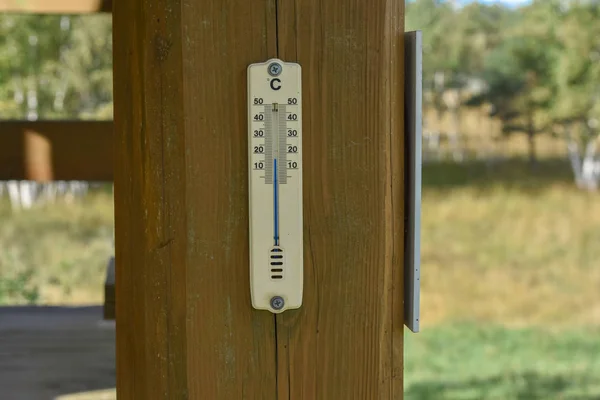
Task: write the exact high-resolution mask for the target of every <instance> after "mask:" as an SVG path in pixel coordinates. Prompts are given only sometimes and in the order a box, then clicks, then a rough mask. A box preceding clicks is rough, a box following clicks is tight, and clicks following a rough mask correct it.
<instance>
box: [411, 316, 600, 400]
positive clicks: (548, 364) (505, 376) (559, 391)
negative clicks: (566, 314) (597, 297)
mask: <svg viewBox="0 0 600 400" xmlns="http://www.w3.org/2000/svg"><path fill="white" fill-rule="evenodd" d="M405 346H406V356H405V365H404V370H405V393H406V400H446V399H447V400H459V399H460V400H476V399H498V400H512V399H523V400H551V399H570V400H576V399H577V400H584V399H585V400H592V399H600V330H599V329H595V330H594V329H580V330H574V331H570V330H569V331H564V332H560V333H550V332H548V331H546V330H544V329H541V328H523V329H507V328H504V327H500V326H481V325H477V324H459V325H449V326H443V327H442V326H440V327H436V328H432V329H428V330H425V331H424V332H423V333H420V334H418V335H412V334H407V335H406V342H405Z"/></svg>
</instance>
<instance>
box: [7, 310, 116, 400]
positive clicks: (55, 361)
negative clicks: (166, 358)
mask: <svg viewBox="0 0 600 400" xmlns="http://www.w3.org/2000/svg"><path fill="white" fill-rule="evenodd" d="M114 387H115V328H114V322H107V321H103V319H102V307H80V308H63V307H0V399H3V400H55V399H56V400H59V399H60V400H63V399H69V400H70V399H84V398H85V399H89V400H105V399H114V398H115V396H114V390H113V388H114ZM84 392H93V393H91V394H89V393H88V395H85V396H82V395H81V393H84ZM76 393H79V394H80V395H78V396H72V395H74V394H76ZM63 396H64V397H63Z"/></svg>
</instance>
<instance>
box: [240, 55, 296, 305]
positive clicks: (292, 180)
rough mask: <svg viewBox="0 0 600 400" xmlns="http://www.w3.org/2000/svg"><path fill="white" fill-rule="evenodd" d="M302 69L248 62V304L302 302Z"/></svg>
mask: <svg viewBox="0 0 600 400" xmlns="http://www.w3.org/2000/svg"><path fill="white" fill-rule="evenodd" d="M301 85H302V82H301V68H300V65H298V64H295V63H285V62H283V61H281V60H278V59H271V60H269V61H267V62H265V63H258V64H252V65H250V66H249V67H248V135H249V136H248V145H249V149H248V162H249V171H250V174H249V175H250V177H249V179H250V180H249V191H250V193H249V194H250V285H251V296H252V306H253V307H254V308H257V309H261V310H269V311H271V312H274V313H279V312H282V311H285V310H287V309H293V308H299V307H300V305H301V304H302V285H303V271H302V270H303V253H302V96H301V95H302V93H301Z"/></svg>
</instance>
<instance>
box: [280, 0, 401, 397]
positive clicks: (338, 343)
mask: <svg viewBox="0 0 600 400" xmlns="http://www.w3.org/2000/svg"><path fill="white" fill-rule="evenodd" d="M403 13H404V2H403V1H401V0H371V1H368V2H367V1H359V0H330V1H326V2H325V1H319V0H293V1H292V0H279V1H278V28H279V30H278V38H279V42H278V48H279V55H280V57H281V58H282V59H284V60H285V61H297V62H299V63H300V64H301V65H302V67H303V82H304V87H303V98H304V104H303V110H304V121H303V125H304V138H303V143H304V165H305V170H304V193H305V194H304V199H303V201H304V229H305V256H304V259H305V283H304V288H305V289H304V290H305V292H304V303H303V307H302V309H301V310H299V311H291V312H286V313H284V314H282V315H280V316H278V317H277V332H276V333H277V357H278V377H277V383H278V399H361V400H362V399H369V400H371V399H401V398H402V397H403V390H402V389H403V388H402V340H403V315H402V298H403V282H402V279H403V278H402V271H403V270H402V268H403V264H402V263H403V261H402V259H403V230H404V227H403V210H404V207H403V167H402V165H403V151H404V138H403V123H402V122H403V31H404V14H403Z"/></svg>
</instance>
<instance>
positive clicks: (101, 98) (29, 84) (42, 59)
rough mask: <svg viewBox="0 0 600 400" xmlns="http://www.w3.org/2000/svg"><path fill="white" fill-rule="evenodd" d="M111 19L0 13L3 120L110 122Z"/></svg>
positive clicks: (87, 16) (0, 104)
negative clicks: (70, 119) (101, 119)
mask: <svg viewBox="0 0 600 400" xmlns="http://www.w3.org/2000/svg"><path fill="white" fill-rule="evenodd" d="M111 29H112V26H111V18H110V15H108V16H107V15H85V16H83V15H82V16H57V15H10V14H3V15H0V118H2V119H11V118H12V119H26V118H29V119H36V118H45V119H52V118H56V119H59V118H62V119H69V118H95V119H97V118H111V117H112V111H111V109H112V39H111Z"/></svg>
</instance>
